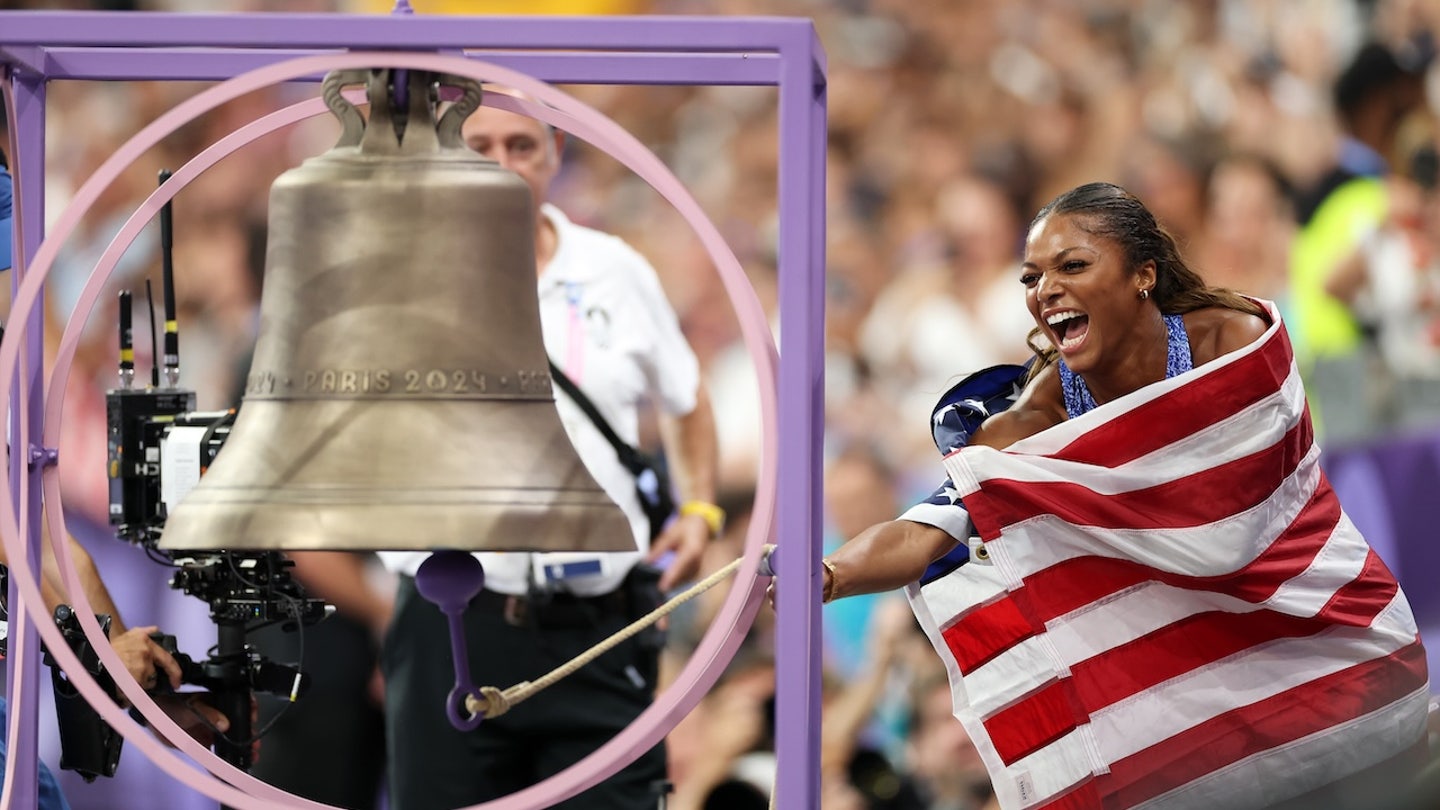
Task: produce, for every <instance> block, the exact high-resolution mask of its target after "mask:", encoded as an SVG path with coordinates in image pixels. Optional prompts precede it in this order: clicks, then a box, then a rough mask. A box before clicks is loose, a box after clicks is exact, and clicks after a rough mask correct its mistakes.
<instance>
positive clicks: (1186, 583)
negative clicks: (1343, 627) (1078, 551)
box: [1023, 480, 1340, 623]
mask: <svg viewBox="0 0 1440 810" xmlns="http://www.w3.org/2000/svg"><path fill="white" fill-rule="evenodd" d="M1339 522H1340V500H1339V499H1338V498H1336V497H1335V493H1334V491H1333V490H1331V489H1330V485H1329V483H1328V482H1325V481H1323V480H1322V481H1321V485H1320V486H1319V487H1317V488H1316V490H1315V493H1314V495H1312V496H1311V498H1310V501H1309V502H1308V503H1307V504H1306V505H1305V506H1304V508H1302V509H1301V510H1300V513H1299V514H1298V515H1297V516H1296V518H1295V520H1294V521H1292V522H1291V523H1290V525H1289V526H1287V527H1286V528H1285V530H1284V531H1282V532H1281V533H1280V535H1279V536H1278V537H1277V538H1275V540H1274V541H1273V542H1272V543H1271V544H1270V546H1269V547H1268V548H1266V549H1265V550H1264V551H1262V552H1261V553H1260V554H1259V555H1258V556H1257V557H1256V558H1255V560H1254V561H1253V562H1251V563H1250V564H1249V565H1247V566H1245V567H1244V568H1241V569H1239V570H1238V571H1236V572H1235V573H1234V574H1227V575H1225V576H1221V577H1192V576H1185V575H1184V574H1175V573H1170V572H1167V571H1160V570H1158V569H1155V568H1151V567H1150V566H1148V565H1144V564H1142V563H1138V562H1134V561H1132V560H1120V559H1115V558H1112V557H1096V556H1084V557H1075V558H1072V559H1069V560H1064V561H1062V562H1059V563H1056V564H1055V565H1052V566H1050V567H1049V568H1045V569H1043V570H1040V571H1037V572H1035V573H1034V574H1031V575H1030V576H1028V577H1026V578H1025V585H1026V587H1025V590H1024V591H1023V593H1024V594H1025V598H1026V599H1027V600H1028V605H1029V607H1030V608H1031V609H1032V610H1033V614H1032V615H1033V616H1034V617H1035V619H1036V620H1038V621H1040V622H1041V623H1044V622H1048V621H1050V620H1051V619H1054V618H1056V617H1059V616H1064V615H1065V614H1067V613H1069V612H1071V611H1072V610H1077V609H1079V608H1081V607H1084V606H1085V605H1088V604H1090V603H1091V602H1094V601H1095V600H1097V599H1101V598H1104V597H1106V596H1110V595H1111V594H1114V593H1118V592H1119V591H1122V590H1124V589H1126V588H1129V587H1131V586H1134V585H1137V584H1139V583H1141V582H1145V581H1147V580H1156V581H1158V582H1163V583H1165V584H1167V585H1172V586H1174V587H1177V588H1185V589H1188V590H1207V591H1216V592H1219V593H1224V594H1228V595H1230V596H1233V597H1235V598H1237V599H1243V600H1245V601H1246V602H1250V603H1251V604H1258V603H1260V602H1263V601H1265V600H1266V599H1268V598H1270V596H1272V595H1273V594H1274V593H1275V590H1276V589H1277V588H1279V587H1280V585H1281V584H1283V583H1284V582H1286V581H1287V580H1289V579H1291V578H1293V577H1295V576H1297V575H1299V574H1301V573H1302V572H1304V571H1305V569H1307V568H1309V567H1310V565H1311V563H1312V562H1314V559H1315V555H1316V554H1318V553H1319V552H1320V549H1321V548H1323V547H1324V546H1325V542H1326V540H1328V539H1329V538H1330V535H1331V534H1332V533H1333V532H1334V531H1335V526H1336V525H1337V524H1338V523H1339Z"/></svg>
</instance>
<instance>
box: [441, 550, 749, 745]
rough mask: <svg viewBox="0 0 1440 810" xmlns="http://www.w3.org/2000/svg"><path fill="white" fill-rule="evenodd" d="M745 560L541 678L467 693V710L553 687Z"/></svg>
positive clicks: (496, 707)
mask: <svg viewBox="0 0 1440 810" xmlns="http://www.w3.org/2000/svg"><path fill="white" fill-rule="evenodd" d="M773 548H774V547H773V546H766V549H767V550H769V549H773ZM744 561H745V558H744V557H737V558H736V559H734V560H731V561H730V563H729V564H728V565H726V566H725V567H724V568H721V569H720V570H718V571H716V572H715V573H713V574H711V575H710V576H708V577H706V578H704V579H702V580H700V581H699V582H697V583H695V584H694V585H691V586H690V587H689V588H686V589H685V590H684V591H682V592H681V593H679V594H676V595H675V596H674V597H673V598H671V599H670V601H668V602H666V603H665V604H663V605H661V606H660V607H658V608H655V609H654V610H652V611H650V612H649V613H647V614H645V615H644V616H642V617H640V618H639V619H636V620H635V621H633V622H631V623H630V624H629V625H627V626H626V627H624V628H622V629H621V630H619V631H618V632H616V633H615V634H614V635H612V636H610V637H609V638H607V639H605V640H604V641H602V642H600V643H599V644H596V645H595V646H594V647H591V648H590V649H588V650H586V651H585V652H583V653H581V654H579V655H577V656H575V657H574V658H572V659H570V660H569V661H567V662H566V663H564V664H562V665H560V666H558V667H556V668H555V669H553V670H551V671H550V672H548V673H546V674H545V675H543V676H542V677H540V678H538V679H537V680H534V681H521V682H520V683H517V684H515V685H514V686H512V687H510V688H509V689H505V690H500V689H497V688H496V687H493V686H482V687H480V697H476V696H474V695H468V696H466V698H465V710H466V711H468V712H470V713H471V714H472V715H476V714H479V715H483V716H484V717H486V718H491V717H499V716H500V715H502V714H504V713H506V712H508V711H510V709H511V708H513V707H514V706H515V705H517V704H519V703H520V702H522V701H524V700H526V699H528V698H529V697H531V696H532V695H534V694H535V693H536V692H539V691H540V690H542V689H545V688H547V687H550V686H553V685H554V684H555V683H556V682H557V681H559V680H560V679H562V678H565V677H567V676H568V675H570V674H571V673H572V672H574V671H576V670H577V669H579V668H581V667H583V666H585V665H586V664H588V663H590V662H591V661H594V660H595V659H596V658H598V657H600V656H601V655H604V654H605V653H606V652H607V651H609V650H610V649H612V648H613V647H615V645H617V644H619V643H621V642H622V641H624V640H626V639H628V638H630V637H631V636H633V635H635V634H636V633H638V632H640V631H641V630H644V629H645V628H647V627H649V626H650V625H652V624H654V623H655V622H658V621H660V620H661V619H663V618H664V617H665V616H667V615H669V614H670V613H671V612H672V611H674V610H675V609H676V608H678V607H680V606H681V605H683V604H685V603H686V602H689V601H690V600H691V599H694V598H695V597H697V596H699V595H700V594H702V593H704V592H706V591H708V590H710V589H711V588H713V587H715V586H716V585H718V584H720V583H721V582H723V581H724V580H725V579H726V578H728V577H729V576H730V575H731V574H733V573H735V571H736V570H738V569H739V568H740V563H742V562H744Z"/></svg>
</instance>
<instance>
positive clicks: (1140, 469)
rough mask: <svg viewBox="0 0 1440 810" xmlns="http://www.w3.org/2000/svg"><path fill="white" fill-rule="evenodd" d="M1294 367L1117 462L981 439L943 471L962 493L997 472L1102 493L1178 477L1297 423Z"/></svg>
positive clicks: (1265, 443) (1271, 439) (1299, 398)
mask: <svg viewBox="0 0 1440 810" xmlns="http://www.w3.org/2000/svg"><path fill="white" fill-rule="evenodd" d="M1290 368H1291V373H1290V376H1289V377H1287V378H1286V380H1285V384H1284V386H1282V387H1281V388H1280V389H1279V390H1277V391H1276V392H1275V393H1273V394H1270V395H1269V396H1267V397H1265V398H1264V399H1262V400H1260V401H1259V402H1256V403H1255V404H1254V405H1252V406H1250V407H1248V408H1246V409H1245V410H1243V411H1241V412H1239V413H1237V414H1234V415H1232V416H1229V417H1227V418H1225V419H1223V420H1221V421H1219V422H1217V423H1215V424H1213V425H1209V426H1208V427H1205V428H1203V429H1201V430H1198V431H1196V432H1194V433H1192V434H1190V435H1188V436H1185V437H1184V438H1181V439H1178V440H1176V441H1174V442H1171V443H1170V444H1168V445H1166V446H1164V447H1162V448H1159V449H1157V450H1155V451H1153V452H1150V453H1147V454H1145V455H1143V456H1140V457H1138V458H1135V459H1132V460H1131V461H1129V462H1126V463H1124V464H1121V465H1118V466H1115V467H1102V466H1098V465H1095V464H1090V463H1086V462H1080V461H1071V460H1069V459H1063V458H1051V457H1049V456H1032V455H1026V454H1023V453H1016V452H1013V451H1012V450H1009V449H1007V450H997V449H995V448H993V447H984V446H979V445H977V446H975V447H965V448H961V449H960V450H957V451H955V452H954V453H951V454H950V455H948V456H946V457H945V459H944V466H945V471H946V472H947V473H949V474H950V476H951V480H952V481H954V483H955V484H956V489H957V491H958V492H959V494H960V496H961V497H962V498H963V497H964V496H966V495H969V494H970V493H972V492H974V491H975V489H978V485H979V484H980V483H983V482H984V481H989V480H992V479H997V478H1003V479H1006V480H1013V481H1018V482H1022V483H1066V482H1076V481H1083V482H1084V485H1085V487H1086V488H1087V489H1090V490H1092V491H1094V492H1096V493H1098V494H1101V495H1118V494H1121V493H1126V492H1133V491H1135V490H1142V489H1149V488H1150V487H1154V486H1157V485H1160V484H1165V483H1169V482H1172V481H1179V480H1181V479H1184V478H1187V477H1189V476H1192V475H1195V474H1196V473H1203V472H1206V471H1208V470H1210V469H1212V468H1214V467H1217V466H1220V465H1222V464H1228V463H1230V462H1233V461H1238V460H1240V459H1242V458H1245V457H1247V456H1251V455H1254V454H1255V453H1259V452H1261V451H1264V450H1266V449H1268V448H1270V447H1272V446H1273V445H1274V444H1275V443H1276V442H1277V441H1280V440H1281V439H1283V438H1284V437H1285V435H1286V433H1288V432H1289V431H1290V430H1291V429H1292V428H1294V427H1295V425H1296V423H1298V422H1299V421H1300V418H1301V417H1302V416H1303V415H1304V407H1305V397H1304V389H1303V388H1302V386H1301V382H1300V374H1299V372H1298V371H1297V370H1296V369H1295V366H1294V365H1293V364H1292V365H1291V367H1290ZM1062 424H1063V423H1062ZM982 457H983V459H982ZM972 460H973V461H972ZM976 465H983V469H984V470H985V473H984V475H979V474H977V473H976V472H975V470H974V466H976ZM960 467H964V468H968V469H966V470H965V471H963V472H962V471H960V470H958V469H957V468H960ZM961 479H963V480H965V481H970V482H974V488H969V487H965V488H962V487H961V486H960V480H961Z"/></svg>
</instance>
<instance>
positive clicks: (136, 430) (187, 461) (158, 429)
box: [105, 388, 235, 548]
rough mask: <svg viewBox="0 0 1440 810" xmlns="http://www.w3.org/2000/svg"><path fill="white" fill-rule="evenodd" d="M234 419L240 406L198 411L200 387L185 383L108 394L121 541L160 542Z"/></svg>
mask: <svg viewBox="0 0 1440 810" xmlns="http://www.w3.org/2000/svg"><path fill="white" fill-rule="evenodd" d="M234 418H235V412H234V410H229V411H211V412H197V411H196V410H195V392H194V391H191V390H188V389H184V388H144V389H131V388H120V389H115V390H112V391H109V392H107V393H106V394H105V422H106V433H107V441H108V453H107V456H108V457H107V474H108V476H109V479H110V525H112V526H114V527H115V532H116V534H117V535H119V537H120V538H121V539H122V540H125V541H127V542H130V543H134V544H136V545H140V546H144V547H145V548H154V547H155V544H156V543H157V542H159V539H160V530H161V529H162V528H164V526H165V518H166V516H167V515H168V509H169V506H170V504H172V503H176V502H178V501H179V499H180V498H181V497H184V495H185V493H186V492H188V491H189V488H190V487H191V486H194V483H195V481H197V480H199V478H200V476H201V475H202V474H203V473H204V471H205V469H206V468H207V467H209V466H210V462H212V461H214V460H215V456H216V454H218V453H219V452H220V448H221V447H222V446H223V445H224V444H225V438H226V437H227V436H228V435H229V433H230V425H231V424H232V423H233V422H234ZM182 448H183V449H182Z"/></svg>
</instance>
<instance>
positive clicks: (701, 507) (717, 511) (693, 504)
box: [680, 501, 725, 537]
mask: <svg viewBox="0 0 1440 810" xmlns="http://www.w3.org/2000/svg"><path fill="white" fill-rule="evenodd" d="M690 515H699V516H700V517H701V518H702V519H704V521H705V525H706V526H709V527H710V536H711V537H719V536H720V532H721V531H722V530H724V528H725V510H724V509H721V508H720V507H718V506H716V505H715V504H713V503H706V502H704V501H686V502H685V503H683V504H681V505H680V516H681V517H689V516H690Z"/></svg>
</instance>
